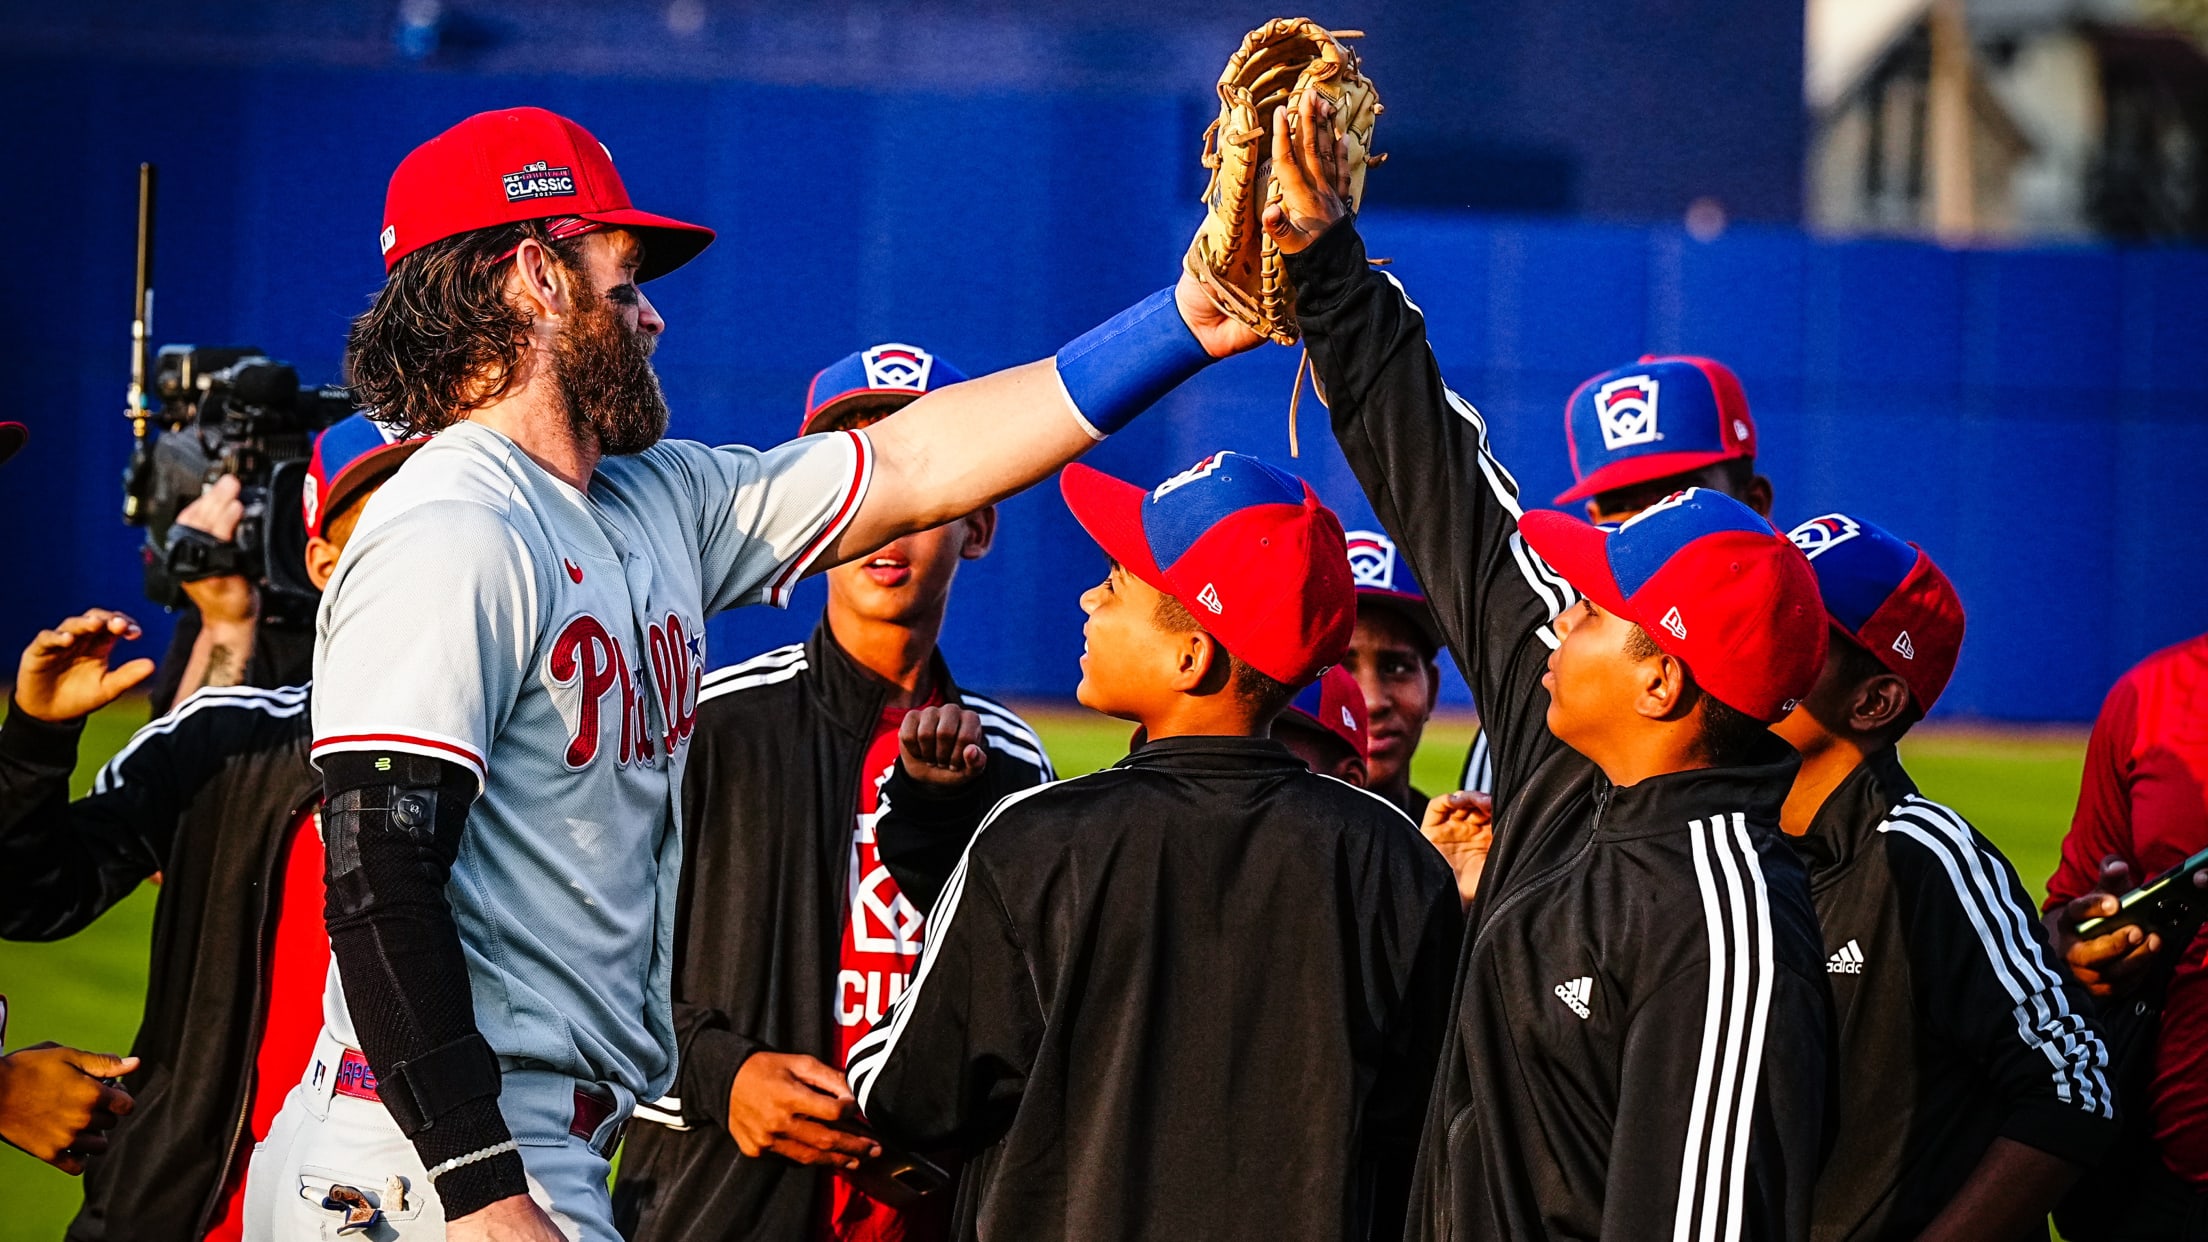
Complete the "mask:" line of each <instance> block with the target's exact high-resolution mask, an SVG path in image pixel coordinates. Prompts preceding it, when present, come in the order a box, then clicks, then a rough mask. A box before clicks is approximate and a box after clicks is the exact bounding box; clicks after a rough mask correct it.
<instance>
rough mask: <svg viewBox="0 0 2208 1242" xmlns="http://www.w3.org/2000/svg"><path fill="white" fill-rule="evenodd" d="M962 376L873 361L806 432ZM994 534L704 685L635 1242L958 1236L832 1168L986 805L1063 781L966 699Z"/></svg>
mask: <svg viewBox="0 0 2208 1242" xmlns="http://www.w3.org/2000/svg"><path fill="white" fill-rule="evenodd" d="M964 378H965V377H964V376H963V375H961V374H959V372H958V371H957V369H956V368H954V367H952V366H951V365H950V364H949V363H948V362H946V361H945V360H944V359H942V358H938V357H936V356H935V355H933V354H931V353H929V352H928V351H927V350H925V349H921V348H920V347H918V346H914V345H904V344H894V343H892V344H882V345H876V346H874V347H873V348H871V349H867V350H864V351H862V352H860V353H855V354H852V355H850V356H849V357H847V358H844V359H842V360H841V361H839V362H837V363H835V364H834V365H832V366H829V367H827V368H825V369H823V370H822V371H821V372H820V374H819V375H817V376H815V377H814V380H813V384H812V387H811V389H810V391H809V392H808V394H807V399H806V409H805V419H804V422H803V423H802V424H801V426H800V428H799V433H800V434H811V433H815V432H821V431H832V430H836V429H839V428H859V427H865V426H868V425H870V424H872V423H874V422H876V421H879V420H880V419H882V418H886V417H888V415H889V414H890V413H892V412H893V411H895V410H898V409H901V408H903V407H904V406H906V405H909V404H911V403H912V402H913V401H915V400H917V399H919V397H920V396H921V394H923V393H925V392H929V391H932V390H934V389H936V388H941V387H944V386H946V385H949V384H954V383H957V382H958V381H960V380H962V379H964ZM996 525H997V514H996V509H995V508H994V507H993V506H992V507H990V508H986V509H983V510H981V511H980V512H978V513H973V514H969V515H968V516H966V517H963V518H960V519H958V520H957V521H955V522H951V523H948V524H946V525H944V526H942V527H939V528H937V529H935V530H930V531H924V532H922V533H920V534H917V535H909V536H907V537H905V538H903V539H899V540H897V541H896V542H895V543H892V544H890V545H889V546H888V547H885V548H882V549H880V550H879V551H877V552H875V553H874V554H873V555H872V556H869V557H864V558H862V559H860V560H856V561H852V562H850V563H849V564H846V565H839V566H837V567H836V568H834V569H831V570H829V571H828V572H827V573H826V574H825V575H824V576H825V577H826V579H827V582H828V605H827V607H826V609H825V610H823V612H822V615H821V620H820V625H819V626H818V628H816V629H815V630H814V632H813V636H812V638H811V639H810V640H809V641H807V642H805V643H804V644H802V645H796V646H790V647H783V648H781V649H779V650H775V651H769V652H767V653H765V654H763V655H760V656H756V657H754V658H752V659H750V660H746V661H743V662H741V663H738V664H735V665H733V666H731V667H728V668H724V669H719V670H717V671H715V672H713V673H711V674H708V675H707V677H706V679H705V685H704V688H703V689H702V690H701V691H700V693H699V695H698V726H697V732H696V733H695V734H694V735H693V736H692V738H691V742H690V747H691V749H690V765H689V768H688V769H687V771H686V772H685V774H684V778H683V799H684V803H683V823H684V825H685V827H684V830H683V855H684V858H683V873H682V886H681V889H680V895H679V897H678V899H677V901H678V905H677V919H676V930H675V946H676V948H675V952H676V959H675V974H674V1002H675V1032H676V1037H677V1039H678V1040H679V1041H680V1048H681V1057H680V1062H679V1068H678V1069H677V1077H676V1081H675V1088H674V1090H673V1091H672V1092H670V1093H669V1094H668V1095H667V1096H665V1097H662V1098H661V1099H660V1100H658V1101H656V1102H654V1103H653V1104H650V1105H646V1106H643V1107H640V1108H639V1109H638V1110H637V1117H638V1119H639V1120H641V1121H647V1122H655V1123H657V1124H653V1125H639V1126H634V1127H632V1128H631V1129H630V1131H629V1135H628V1146H627V1148H626V1150H625V1152H624V1153H623V1155H622V1159H621V1173H620V1179H619V1182H618V1184H617V1185H616V1186H615V1188H614V1219H615V1223H616V1225H617V1226H618V1227H619V1228H620V1229H621V1231H622V1233H623V1235H624V1236H626V1237H628V1238H630V1239H632V1242H656V1240H659V1239H668V1240H674V1239H691V1238H702V1237H712V1238H716V1239H719V1240H721V1242H745V1240H752V1239H756V1240H757V1242H785V1240H787V1242H825V1240H832V1239H837V1238H845V1237H864V1238H903V1239H907V1240H909V1242H929V1240H930V1239H935V1238H939V1237H941V1236H942V1233H943V1230H944V1228H945V1225H946V1223H947V1221H948V1219H949V1213H950V1209H951V1196H950V1195H949V1194H948V1193H942V1194H937V1195H935V1196H933V1197H932V1198H929V1199H924V1200H922V1201H920V1202H918V1203H913V1204H910V1205H904V1206H892V1205H887V1204H883V1203H880V1202H877V1201H876V1200H874V1199H871V1198H869V1197H868V1196H867V1195H866V1194H865V1193H864V1192H862V1191H860V1190H859V1189H857V1188H856V1187H855V1186H854V1185H853V1184H852V1182H851V1181H850V1180H849V1179H847V1178H843V1177H838V1176H835V1175H834V1174H835V1172H836V1171H837V1170H839V1169H848V1168H849V1167H850V1166H851V1164H852V1163H853V1162H855V1161H857V1160H859V1159H861V1158H864V1157H866V1156H867V1155H868V1153H870V1152H872V1151H874V1150H875V1149H876V1144H875V1143H874V1140H873V1138H872V1137H871V1136H870V1135H867V1134H866V1133H865V1132H864V1130H863V1127H861V1126H860V1125H859V1124H858V1122H857V1110H856V1107H855V1106H854V1105H853V1104H852V1103H851V1092H850V1089H849V1088H848V1087H847V1086H846V1085H845V1083H844V1078H843V1069H842V1067H843V1053H844V1052H845V1050H847V1049H848V1048H850V1047H851V1045H852V1044H853V1043H855V1042H857V1041H858V1039H859V1037H860V1036H862V1035H864V1034H865V1033H866V1031H867V1029H868V1027H869V1026H871V1025H872V1024H873V1023H874V1022H875V1021H876V1020H878V1019H879V1018H881V1016H882V1015H883V1013H884V1012H886V1011H887V1010H888V1008H889V1005H890V1003H891V1002H892V1001H894V1000H896V998H897V995H898V993H899V992H900V991H901V990H902V989H903V988H904V987H905V986H906V980H907V978H908V976H909V974H910V971H911V968H912V962H913V960H914V959H915V958H917V957H918V955H919V952H920V947H921V945H923V944H924V943H925V941H926V935H927V927H926V922H925V916H926V914H927V911H928V909H929V907H930V906H931V905H932V904H933V902H934V899H935V894H936V893H937V892H939V891H940V890H941V889H942V886H943V882H944V880H945V879H947V878H949V876H950V872H951V868H952V867H953V866H955V865H956V864H957V862H958V856H959V854H960V853H961V852H963V851H964V849H965V848H966V841H967V838H969V837H971V836H972V835H973V831H974V828H975V826H976V825H978V824H979V823H980V822H981V817H982V816H983V814H985V813H986V812H987V811H988V809H989V808H990V807H991V806H992V805H994V804H995V803H996V801H997V799H999V798H1001V797H1003V796H1005V795H1006V794H1010V793H1014V792H1016V791H1018V790H1022V789H1027V788H1029V787H1031V786H1033V785H1036V784H1038V783H1040V782H1042V781H1046V780H1049V779H1051V778H1052V776H1053V773H1052V772H1051V768H1050V760H1049V758H1048V757H1047V756H1046V755H1045V754H1044V751H1043V744H1042V743H1041V742H1040V741H1039V740H1037V738H1036V737H1035V734H1034V732H1033V730H1031V729H1029V728H1028V727H1027V724H1026V723H1025V722H1024V721H1022V720H1021V719H1020V718H1019V717H1018V716H1017V715H1015V714H1013V712H1012V711H1011V709H1009V708H1007V707H1005V706H1004V705H1003V704H1001V703H998V702H996V701H995V700H993V699H989V698H986V697H984V696H982V695H979V694H974V693H972V692H970V691H965V690H962V689H961V688H960V687H959V686H958V684H957V683H956V682H955V681H954V680H953V679H952V677H951V670H950V668H949V666H948V665H947V664H945V662H944V660H943V656H942V653H941V652H940V651H939V650H938V649H937V645H936V640H937V636H938V635H939V634H941V632H942V629H943V619H944V614H945V611H946V610H947V609H948V608H949V606H950V596H951V586H952V583H953V581H954V579H955V578H956V576H957V573H958V568H959V566H960V565H961V564H963V563H964V562H966V561H970V560H976V559H979V558H980V557H982V556H984V555H986V554H987V553H988V551H989V545H990V542H991V540H992V539H993V538H994V537H995V534H996ZM900 750H902V751H903V756H902V761H900V754H899V752H900ZM936 760H941V762H935V761H936Z"/></svg>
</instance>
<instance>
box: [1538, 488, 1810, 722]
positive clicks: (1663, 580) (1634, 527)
mask: <svg viewBox="0 0 2208 1242" xmlns="http://www.w3.org/2000/svg"><path fill="white" fill-rule="evenodd" d="M1518 531H1519V533H1520V534H1521V535H1523V536H1524V537H1525V540H1526V543H1527V544H1528V545H1529V546H1530V547H1532V548H1533V550H1534V552H1535V553H1537V554H1538V555H1539V556H1540V557H1541V558H1542V559H1543V560H1545V561H1547V562H1548V563H1549V565H1550V566H1551V567H1552V568H1554V569H1555V570H1556V571H1557V572H1558V573H1559V574H1562V575H1563V577H1564V580H1565V581H1566V582H1569V583H1571V584H1572V586H1573V587H1574V588H1575V589H1576V590H1578V591H1579V592H1580V594H1582V595H1585V596H1586V597H1587V598H1588V599H1590V600H1592V601H1593V602H1594V603H1595V604H1597V605H1598V606H1600V607H1601V608H1602V609H1603V610H1605V611H1607V612H1611V613H1614V614H1616V615H1618V616H1620V617H1623V618H1625V619H1626V620H1628V621H1631V622H1633V623H1635V624H1637V625H1639V626H1640V627H1641V629H1642V630H1643V631H1645V632H1646V633H1647V634H1648V636H1649V638H1650V639H1651V640H1652V641H1654V642H1655V643H1656V645H1657V646H1658V647H1661V648H1663V649H1664V650H1665V651H1667V652H1669V653H1671V654H1672V655H1674V656H1677V657H1678V658H1679V660H1680V661H1681V662H1682V663H1684V664H1685V665H1686V666H1687V670H1688V671H1689V672H1691V673H1692V674H1693V675H1694V679H1695V681H1696V682H1697V683H1698V684H1700V685H1701V687H1702V688H1703V689H1704V690H1707V691H1709V692H1710V694H1712V695H1714V696H1716V698H1717V700H1718V701H1719V702H1721V703H1724V704H1726V705H1727V706H1729V707H1733V708H1736V709H1738V710H1740V711H1743V712H1746V713H1748V714H1749V715H1751V716H1754V717H1756V718H1757V719H1758V720H1763V721H1775V720H1777V719H1779V718H1780V717H1781V716H1784V715H1785V714H1786V713H1787V712H1789V711H1792V710H1793V709H1794V705H1795V704H1796V703H1797V702H1799V701H1800V700H1801V698H1802V696H1803V695H1805V694H1808V693H1809V688H1810V687H1811V686H1812V685H1814V684H1815V683H1816V681H1817V677H1818V675H1819V673H1821V672H1822V671H1823V668H1824V663H1825V645H1826V643H1827V641H1828V638H1827V629H1828V625H1827V622H1826V620H1825V610H1824V606H1823V604H1822V603H1821V602H1820V600H1819V598H1818V594H1817V575H1816V573H1815V572H1814V571H1813V570H1812V569H1811V567H1810V564H1809V561H1808V560H1807V559H1806V558H1805V557H1804V556H1803V555H1802V553H1801V551H1800V550H1799V549H1798V548H1796V547H1795V546H1794V545H1793V544H1791V543H1789V542H1787V540H1786V539H1785V538H1784V537H1782V536H1781V535H1780V534H1779V533H1778V531H1776V530H1774V529H1772V526H1771V523H1769V522H1767V521H1765V520H1764V519H1763V518H1761V517H1759V516H1757V514H1756V511H1755V510H1753V509H1750V508H1749V507H1748V506H1746V505H1744V504H1742V503H1740V502H1739V501H1737V500H1734V499H1733V498H1732V497H1730V496H1726V495H1724V494H1722V493H1720V492H1715V491H1711V490H1710V489H1708V488H1689V489H1687V490H1686V491H1684V492H1680V493H1678V494H1677V495H1674V496H1670V497H1667V498H1666V499H1665V500H1664V501H1663V502H1662V503H1660V504H1656V505H1653V506H1651V507H1650V508H1648V509H1647V510H1645V511H1643V512H1641V513H1639V514H1636V515H1635V516H1634V517H1633V519H1632V520H1631V521H1628V522H1626V523H1625V524H1623V525H1622V526H1620V527H1619V528H1618V529H1617V530H1616V531H1614V532H1613V531H1606V530H1603V529H1601V528H1600V527H1596V526H1591V525H1589V524H1587V523H1586V522H1582V521H1580V520H1579V519H1577V518H1573V517H1567V516H1565V515H1564V514H1561V513H1557V512H1554V511H1551V510H1543V511H1538V512H1534V513H1528V514H1526V515H1525V516H1524V517H1522V518H1520V519H1519V520H1518Z"/></svg>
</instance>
